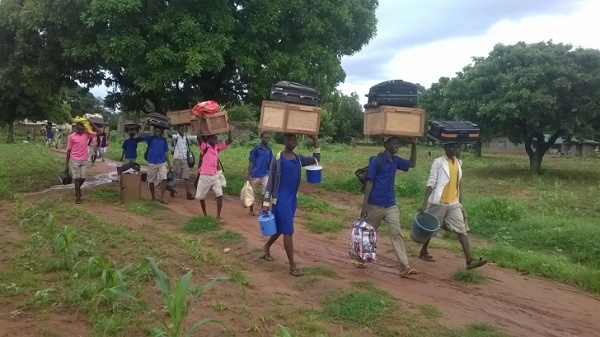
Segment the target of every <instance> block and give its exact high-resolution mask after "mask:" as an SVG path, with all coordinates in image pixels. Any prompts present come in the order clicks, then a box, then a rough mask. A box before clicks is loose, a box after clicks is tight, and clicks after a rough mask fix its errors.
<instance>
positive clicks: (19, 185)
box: [0, 144, 65, 199]
mask: <svg viewBox="0 0 600 337" xmlns="http://www.w3.org/2000/svg"><path fill="white" fill-rule="evenodd" d="M0 153H1V155H0V199H11V198H13V197H14V196H15V194H17V193H27V192H33V191H39V190H42V189H44V188H48V187H50V186H52V185H58V183H59V182H58V175H59V173H60V172H61V171H64V167H65V166H64V165H65V158H61V157H59V156H58V155H56V154H54V153H53V152H52V151H51V150H50V149H48V148H47V147H45V146H43V145H37V144H0Z"/></svg>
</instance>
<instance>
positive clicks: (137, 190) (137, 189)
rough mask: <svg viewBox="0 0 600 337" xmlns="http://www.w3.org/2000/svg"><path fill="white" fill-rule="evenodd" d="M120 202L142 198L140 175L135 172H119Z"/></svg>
mask: <svg viewBox="0 0 600 337" xmlns="http://www.w3.org/2000/svg"><path fill="white" fill-rule="evenodd" d="M120 177H121V202H128V201H135V200H140V199H142V175H141V174H137V173H124V174H121V176H120Z"/></svg>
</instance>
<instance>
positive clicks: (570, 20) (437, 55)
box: [339, 0, 600, 103]
mask: <svg viewBox="0 0 600 337" xmlns="http://www.w3.org/2000/svg"><path fill="white" fill-rule="evenodd" d="M598 13H600V1H595V0H588V1H587V2H585V3H583V4H582V6H581V7H580V8H579V9H578V10H576V11H574V12H572V13H571V14H569V15H543V16H529V17H526V18H523V19H520V20H503V21H500V22H498V23H496V24H494V25H493V26H492V27H491V28H490V29H489V30H487V31H485V32H482V34H481V35H478V36H471V37H457V38H449V39H444V40H440V41H436V42H433V43H429V44H424V45H420V46H416V47H413V48H408V49H403V50H400V51H398V52H397V53H396V54H395V56H394V57H393V58H392V60H391V61H390V62H389V63H388V64H387V66H386V69H387V73H388V75H387V76H386V78H381V81H384V80H388V79H403V80H406V81H411V82H418V83H421V84H422V85H424V86H426V87H429V86H430V85H431V84H432V83H434V82H437V80H438V79H439V78H440V77H441V76H446V77H453V76H454V75H455V74H456V72H458V71H460V70H462V68H463V67H464V66H465V65H467V64H469V63H470V62H471V57H473V56H486V55H488V53H489V52H490V51H491V50H492V48H493V47H494V45H495V44H497V43H503V44H514V43H517V42H519V41H525V42H527V43H535V42H540V41H548V40H553V41H554V42H563V43H570V44H573V45H575V46H581V47H586V48H600V40H599V39H598V38H597V36H598V34H599V33H600V17H599V14H598ZM380 29H382V27H380ZM357 56H358V57H360V55H357ZM376 83H377V82H375V83H373V82H362V81H357V80H356V79H352V81H348V82H346V83H342V84H341V85H340V86H339V88H340V89H341V90H342V91H343V92H344V93H347V94H349V93H350V92H353V91H354V92H357V93H358V94H359V96H362V97H363V98H362V99H361V102H365V103H366V98H365V97H364V94H366V93H367V92H368V89H369V87H371V86H372V85H374V84H376Z"/></svg>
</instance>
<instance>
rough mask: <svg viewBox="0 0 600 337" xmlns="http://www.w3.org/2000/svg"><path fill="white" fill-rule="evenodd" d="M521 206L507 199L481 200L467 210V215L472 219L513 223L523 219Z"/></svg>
mask: <svg viewBox="0 0 600 337" xmlns="http://www.w3.org/2000/svg"><path fill="white" fill-rule="evenodd" d="M524 212H525V209H524V207H523V206H521V205H520V204H518V203H517V202H514V201H512V200H509V199H507V198H496V197H492V198H482V199H479V200H478V201H477V202H475V203H474V204H473V205H472V207H470V208H469V215H472V216H473V218H475V219H477V220H479V221H482V222H486V221H506V222H515V221H519V220H521V219H522V217H523V213H524Z"/></svg>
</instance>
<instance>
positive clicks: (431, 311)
mask: <svg viewBox="0 0 600 337" xmlns="http://www.w3.org/2000/svg"><path fill="white" fill-rule="evenodd" d="M419 311H420V312H421V314H423V316H425V317H428V318H440V317H442V316H443V315H442V312H441V311H440V309H438V308H437V307H436V306H435V305H433V304H424V305H421V306H420V307H419Z"/></svg>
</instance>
